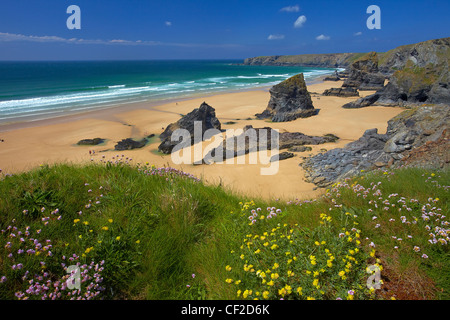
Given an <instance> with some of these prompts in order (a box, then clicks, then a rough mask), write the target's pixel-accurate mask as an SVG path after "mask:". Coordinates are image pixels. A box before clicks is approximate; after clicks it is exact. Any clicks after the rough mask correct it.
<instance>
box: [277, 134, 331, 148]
mask: <svg viewBox="0 0 450 320" xmlns="http://www.w3.org/2000/svg"><path fill="white" fill-rule="evenodd" d="M338 139H339V138H338V137H336V136H334V135H324V136H322V137H318V136H308V135H306V134H303V133H301V132H282V133H280V143H279V148H280V150H282V149H289V148H292V147H296V146H305V145H319V144H324V143H330V142H336V140H338Z"/></svg>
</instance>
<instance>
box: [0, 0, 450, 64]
mask: <svg viewBox="0 0 450 320" xmlns="http://www.w3.org/2000/svg"><path fill="white" fill-rule="evenodd" d="M372 4H374V5H378V6H379V7H380V9H381V29H380V30H369V29H368V28H367V26H366V20H367V19H368V18H369V16H370V15H369V14H367V13H366V10H367V7H368V6H370V5H372ZM70 5H78V6H79V7H80V9H81V29H80V30H69V29H68V28H67V26H66V20H67V18H68V17H69V14H67V13H66V9H67V7H68V6H70ZM449 12H450V1H448V0H437V1H416V0H410V1H387V0H370V1H364V0H341V1H336V0H332V1H330V0H328V1H325V0H315V1H311V0H309V1H300V0H299V1H296V0H292V1H284V0H283V1H279V0H278V1H275V0H274V1H263V0H259V1H258V0H183V1H182V0H120V1H119V0H95V1H94V0H45V1H44V0H1V2H0V60H128V59H243V58H246V57H254V56H260V55H287V54H304V53H336V52H368V51H373V50H374V51H379V52H382V51H387V50H390V49H393V48H395V47H397V46H399V45H404V44H410V43H416V42H420V41H425V40H429V39H435V38H442V37H448V36H450V19H449V18H448V13H449ZM302 16H303V18H300V17H302ZM296 21H299V23H298V24H297V25H296V24H295V22H296Z"/></svg>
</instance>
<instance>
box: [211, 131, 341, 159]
mask: <svg viewBox="0 0 450 320" xmlns="http://www.w3.org/2000/svg"><path fill="white" fill-rule="evenodd" d="M272 139H273V140H272ZM336 139H339V138H338V137H336V136H334V135H331V134H328V135H325V136H322V137H317V136H308V135H305V134H303V133H300V132H281V133H279V132H278V131H276V130H273V129H272V128H269V127H264V128H253V126H251V125H248V126H245V127H244V129H243V133H242V134H240V135H238V136H234V137H232V138H225V139H224V140H223V142H222V144H221V145H220V146H218V147H217V148H214V149H212V150H211V151H210V152H209V153H208V154H207V155H206V156H205V158H204V159H203V163H206V164H209V163H211V162H212V159H214V161H223V160H226V159H230V158H234V157H237V156H239V155H245V154H248V153H250V152H256V151H263V150H273V149H276V148H277V149H278V150H283V149H288V148H292V147H295V146H304V145H318V144H324V143H330V142H335V141H336Z"/></svg>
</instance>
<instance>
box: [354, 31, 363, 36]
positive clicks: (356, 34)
mask: <svg viewBox="0 0 450 320" xmlns="http://www.w3.org/2000/svg"><path fill="white" fill-rule="evenodd" d="M353 35H354V36H360V35H362V32H361V31H359V32H355V33H354V34H353Z"/></svg>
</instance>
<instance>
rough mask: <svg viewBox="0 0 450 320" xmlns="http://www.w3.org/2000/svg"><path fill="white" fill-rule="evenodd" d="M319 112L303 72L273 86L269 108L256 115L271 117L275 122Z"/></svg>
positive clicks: (263, 117)
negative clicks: (314, 104) (315, 107)
mask: <svg viewBox="0 0 450 320" xmlns="http://www.w3.org/2000/svg"><path fill="white" fill-rule="evenodd" d="M317 113H318V110H316V109H314V106H313V104H312V100H311V95H310V94H309V92H308V89H307V87H306V83H305V79H304V77H303V73H301V74H298V75H296V76H293V77H291V78H289V79H287V80H285V81H283V82H281V83H279V84H277V85H275V86H273V87H272V88H271V89H270V101H269V105H268V106H267V109H266V110H265V111H264V112H263V113H259V114H256V117H257V118H258V119H271V120H272V121H273V122H286V121H293V120H296V119H298V118H307V117H311V116H314V115H316V114H317Z"/></svg>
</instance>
